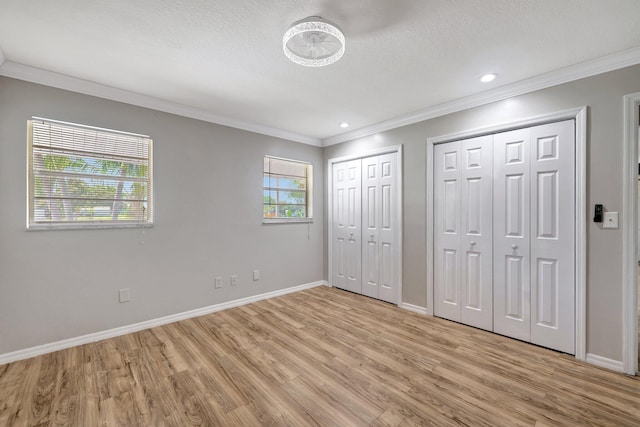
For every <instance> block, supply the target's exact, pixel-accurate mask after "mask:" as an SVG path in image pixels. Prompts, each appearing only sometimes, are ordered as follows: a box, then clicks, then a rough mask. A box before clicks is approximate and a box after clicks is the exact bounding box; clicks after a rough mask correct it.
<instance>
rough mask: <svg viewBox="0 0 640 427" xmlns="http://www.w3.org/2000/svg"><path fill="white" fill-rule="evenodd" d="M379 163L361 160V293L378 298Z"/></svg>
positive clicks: (368, 158)
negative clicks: (362, 244)
mask: <svg viewBox="0 0 640 427" xmlns="http://www.w3.org/2000/svg"><path fill="white" fill-rule="evenodd" d="M380 199H381V195H380V162H379V159H378V157H367V158H364V159H362V230H363V239H362V240H363V243H364V246H363V248H362V249H363V250H362V271H363V278H364V280H363V282H362V293H363V294H364V295H367V296H370V297H373V298H378V294H379V287H380V283H379V282H380V268H379V266H380V265H379V264H380V263H379V254H378V252H379V245H378V239H377V234H378V227H379V226H380V216H381V215H380V210H381V209H380V204H381V200H380Z"/></svg>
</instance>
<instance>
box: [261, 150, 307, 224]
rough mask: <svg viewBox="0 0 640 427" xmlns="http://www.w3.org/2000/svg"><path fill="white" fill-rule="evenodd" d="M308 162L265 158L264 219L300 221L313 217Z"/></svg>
mask: <svg viewBox="0 0 640 427" xmlns="http://www.w3.org/2000/svg"><path fill="white" fill-rule="evenodd" d="M312 176H313V174H312V166H311V164H310V163H307V162H301V161H298V160H289V159H282V158H278V157H271V156H265V158H264V176H263V199H264V204H263V218H264V219H266V220H281V221H283V222H284V221H289V220H301V219H310V218H312V209H311V179H312Z"/></svg>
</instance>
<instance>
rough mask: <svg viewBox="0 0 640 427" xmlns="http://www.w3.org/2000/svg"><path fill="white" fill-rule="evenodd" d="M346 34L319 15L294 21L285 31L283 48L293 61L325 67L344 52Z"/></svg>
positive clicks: (307, 65)
mask: <svg viewBox="0 0 640 427" xmlns="http://www.w3.org/2000/svg"><path fill="white" fill-rule="evenodd" d="M344 42H345V40H344V34H342V31H340V30H339V29H338V27H336V26H335V25H334V24H332V23H331V22H329V21H327V20H326V19H322V18H320V17H318V16H310V17H308V18H305V19H302V20H300V21H297V22H294V23H293V24H292V25H291V27H290V28H289V29H288V30H287V32H286V33H284V37H283V38H282V49H283V50H284V54H285V55H287V58H289V59H290V60H291V61H293V62H295V63H296V64H300V65H304V66H306V67H324V66H325V65H330V64H333V63H334V62H336V61H337V60H338V59H340V58H341V57H342V55H343V54H344V46H345V44H344Z"/></svg>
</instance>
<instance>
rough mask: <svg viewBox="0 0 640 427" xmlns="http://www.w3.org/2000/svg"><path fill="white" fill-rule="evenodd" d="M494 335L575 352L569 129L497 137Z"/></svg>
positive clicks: (562, 125)
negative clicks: (497, 189)
mask: <svg viewBox="0 0 640 427" xmlns="http://www.w3.org/2000/svg"><path fill="white" fill-rule="evenodd" d="M494 150H495V152H496V156H495V159H496V163H495V168H494V179H495V188H503V189H504V191H495V196H494V212H495V223H494V260H495V266H494V293H495V300H496V303H495V307H496V310H495V316H494V330H495V331H496V332H498V333H501V334H504V335H508V336H512V337H515V338H519V339H522V340H525V341H531V342H533V343H534V344H539V345H542V346H545V347H549V348H553V349H556V350H560V351H563V352H565V353H571V354H574V353H575V214H576V213H575V197H576V196H575V125H574V122H573V121H572V120H569V121H564V122H558V123H551V124H547V125H541V126H535V127H532V128H528V129H522V130H517V131H512V132H505V133H500V134H497V135H495V137H494Z"/></svg>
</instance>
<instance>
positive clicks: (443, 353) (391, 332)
mask: <svg viewBox="0 0 640 427" xmlns="http://www.w3.org/2000/svg"><path fill="white" fill-rule="evenodd" d="M0 425H1V426H12V427H13V426H25V425H31V426H35V425H38V426H46V425H60V426H83V427H84V426H103V425H106V426H118V425H123V426H163V425H167V426H191V425H203V426H262V425H277V426H307V425H321V426H341V427H347V426H410V425H433V426H449V425H470V426H476V425H478V426H480V425H486V426H502V425H504V426H518V425H523V426H524V425H529V426H533V425H536V426H546V425H565V426H578V425H602V426H638V425H640V379H638V377H628V376H624V375H622V374H617V373H614V372H609V371H607V370H604V369H599V368H596V367H593V366H589V365H586V364H584V363H580V362H577V361H575V359H574V358H573V357H572V356H569V355H564V354H560V353H556V352H553V351H550V350H546V349H543V348H539V347H536V346H533V345H529V344H525V343H522V342H519V341H515V340H512V339H508V338H504V337H501V336H499V335H495V334H491V333H488V332H484V331H480V330H477V329H474V328H470V327H467V326H463V325H459V324H456V323H452V322H449V321H446V320H442V319H437V318H432V317H427V316H424V315H420V314H415V313H411V312H408V311H405V310H401V309H399V308H397V307H395V306H393V305H390V304H386V303H383V302H380V301H376V300H372V299H369V298H366V297H362V296H357V295H354V294H350V293H347V292H344V291H340V290H338V289H332V288H326V287H318V288H313V289H310V290H306V291H302V292H298V293H295V294H289V295H286V296H283V297H279V298H274V299H270V300H265V301H261V302H258V303H254V304H251V305H247V306H243V307H238V308H233V309H229V310H225V311H221V312H218V313H214V314H210V315H207V316H203V317H199V318H195V319H190V320H186V321H182V322H178V323H174V324H170V325H166V326H162V327H158V328H154V329H150V330H145V331H141V332H137V333H134V334H130V335H126V336H122V337H118V338H112V339H108V340H105V341H101V342H98V343H93V344H87V345H84V346H80V347H76V348H72V349H69V350H63V351H59V352H56V353H51V354H47V355H43V356H40V357H36V358H33V359H29V360H24V361H19V362H15V363H11V364H8V365H3V366H0Z"/></svg>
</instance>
